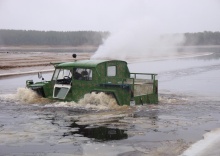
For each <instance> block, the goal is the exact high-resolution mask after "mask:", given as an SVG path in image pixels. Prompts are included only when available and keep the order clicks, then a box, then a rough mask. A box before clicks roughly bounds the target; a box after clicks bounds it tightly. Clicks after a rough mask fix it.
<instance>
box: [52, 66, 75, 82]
mask: <svg viewBox="0 0 220 156" xmlns="http://www.w3.org/2000/svg"><path fill="white" fill-rule="evenodd" d="M52 80H54V81H56V83H57V84H70V83H71V81H72V72H71V70H69V69H56V70H55V71H54V74H53V78H52Z"/></svg>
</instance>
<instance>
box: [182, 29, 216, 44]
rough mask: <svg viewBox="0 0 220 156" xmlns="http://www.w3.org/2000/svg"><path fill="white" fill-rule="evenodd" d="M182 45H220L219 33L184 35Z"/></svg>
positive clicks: (205, 32) (207, 32) (208, 32)
mask: <svg viewBox="0 0 220 156" xmlns="http://www.w3.org/2000/svg"><path fill="white" fill-rule="evenodd" d="M184 35H185V43H184V45H220V32H211V31H204V32H197V33H185V34H184Z"/></svg>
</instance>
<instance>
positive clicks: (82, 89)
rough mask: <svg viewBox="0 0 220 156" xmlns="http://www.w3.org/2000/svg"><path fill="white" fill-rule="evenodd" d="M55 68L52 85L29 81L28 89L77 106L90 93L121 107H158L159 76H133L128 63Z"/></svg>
mask: <svg viewBox="0 0 220 156" xmlns="http://www.w3.org/2000/svg"><path fill="white" fill-rule="evenodd" d="M53 65H54V67H55V70H54V73H53V76H52V79H51V81H41V82H36V83H34V82H33V80H27V81H26V87H27V88H30V89H32V90H34V91H36V92H37V93H38V94H39V95H41V96H42V97H45V98H50V99H54V100H61V101H75V102H77V101H79V100H80V99H81V98H83V97H84V95H85V94H87V93H92V92H95V93H99V92H104V93H106V94H110V95H112V96H113V97H114V98H115V99H116V101H117V103H118V105H139V104H145V103H154V104H156V103H158V80H157V79H156V76H157V74H152V73H130V72H129V69H128V66H127V62H125V61H121V60H75V61H73V62H62V63H53Z"/></svg>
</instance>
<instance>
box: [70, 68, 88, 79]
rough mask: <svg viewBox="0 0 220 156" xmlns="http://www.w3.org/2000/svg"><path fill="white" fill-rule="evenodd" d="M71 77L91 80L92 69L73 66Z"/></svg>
mask: <svg viewBox="0 0 220 156" xmlns="http://www.w3.org/2000/svg"><path fill="white" fill-rule="evenodd" d="M73 78H74V79H76V80H86V81H89V80H92V69H88V68H74V69H73Z"/></svg>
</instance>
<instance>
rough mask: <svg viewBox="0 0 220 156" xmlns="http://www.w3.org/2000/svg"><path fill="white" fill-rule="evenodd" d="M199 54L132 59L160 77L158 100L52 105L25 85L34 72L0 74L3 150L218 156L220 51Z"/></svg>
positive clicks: (82, 154) (136, 67) (11, 152)
mask: <svg viewBox="0 0 220 156" xmlns="http://www.w3.org/2000/svg"><path fill="white" fill-rule="evenodd" d="M187 50H189V49H187ZM192 50H194V51H195V49H190V51H192ZM204 52H209V53H210V52H211V53H212V54H211V55H204ZM197 54H198V55H201V56H197V57H187V58H183V59H175V58H172V59H168V60H166V59H165V60H157V61H148V62H145V61H142V62H139V63H138V62H136V63H130V64H129V67H130V70H131V71H132V72H154V73H158V74H159V75H158V80H159V93H160V96H159V99H160V103H159V104H158V105H143V106H135V107H127V106H123V107H117V106H113V105H108V104H106V103H105V102H103V100H105V101H106V99H108V100H109V99H110V100H111V98H110V97H105V95H92V96H90V95H88V96H86V97H85V98H84V99H82V101H81V103H76V102H66V103H65V102H53V101H48V100H45V99H41V98H39V97H36V96H35V95H34V94H33V93H32V92H31V91H29V90H26V89H24V86H25V81H26V80H27V79H34V81H38V79H37V75H34V76H33V75H28V76H19V77H18V76H16V77H12V78H7V79H0V86H1V89H0V155H22V156H23V155H28V156H30V155H46V156H50V155H68V156H69V155H79V156H87V155H89V156H90V155H96V156H97V155H100V156H101V155H109V156H112V155H119V156H128V155H136V156H140V155H141V156H142V155H153V156H155V155H156V156H157V155H158V156H159V155H167V156H170V155H180V154H183V155H196V154H197V155H198V156H202V155H207V153H208V155H209V154H210V153H211V152H212V153H211V154H212V155H219V150H218V147H217V146H216V145H217V144H216V142H217V143H218V142H219V139H218V138H219V137H218V136H219V134H220V133H219V129H217V128H219V125H220V120H219V118H220V106H219V102H220V98H219V97H220V96H219V95H220V90H219V88H220V84H219V83H218V80H219V77H220V70H219V69H220V68H219V67H220V49H219V48H214V50H213V49H208V48H204V49H199V50H197ZM202 55H203V56H202ZM43 76H44V78H45V79H46V80H48V79H49V78H50V77H51V74H44V75H43ZM94 97H97V98H99V100H100V101H101V103H100V105H98V106H96V105H93V104H92V102H91V100H92V99H93V98H94ZM100 98H101V99H100ZM102 98H103V99H102ZM108 100H107V101H108ZM107 103H108V102H107ZM204 134H205V135H204ZM203 135H204V137H205V139H204V140H203ZM212 138H216V139H212ZM197 141H198V142H197ZM194 143H195V144H194ZM200 146H202V147H205V148H203V149H204V150H201V148H198V147H200ZM187 149H188V150H187ZM184 151H185V152H184ZM183 152H184V153H183Z"/></svg>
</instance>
